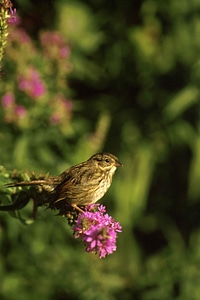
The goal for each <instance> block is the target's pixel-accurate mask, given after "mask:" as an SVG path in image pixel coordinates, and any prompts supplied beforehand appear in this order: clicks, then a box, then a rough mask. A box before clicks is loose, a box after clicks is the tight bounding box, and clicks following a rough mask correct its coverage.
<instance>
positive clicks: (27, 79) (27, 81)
mask: <svg viewBox="0 0 200 300" xmlns="http://www.w3.org/2000/svg"><path fill="white" fill-rule="evenodd" d="M18 86H19V89H20V90H22V91H25V92H26V93H27V94H28V95H29V96H31V97H32V98H35V99H37V98H39V97H41V96H43V95H44V94H45V92H46V88H45V85H44V83H43V81H42V80H41V78H40V74H39V72H38V71H37V70H36V69H35V68H33V67H31V68H30V69H29V71H28V74H27V75H26V76H25V75H21V76H20V77H19V85H18Z"/></svg>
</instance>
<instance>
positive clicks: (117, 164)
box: [115, 160, 123, 167]
mask: <svg viewBox="0 0 200 300" xmlns="http://www.w3.org/2000/svg"><path fill="white" fill-rule="evenodd" d="M115 166H116V167H123V165H122V164H121V163H120V162H119V161H118V160H117V161H116V163H115Z"/></svg>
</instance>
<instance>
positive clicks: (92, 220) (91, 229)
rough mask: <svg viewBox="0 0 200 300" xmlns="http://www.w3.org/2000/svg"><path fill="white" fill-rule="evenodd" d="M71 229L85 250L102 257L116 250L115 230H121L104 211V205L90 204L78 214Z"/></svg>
mask: <svg viewBox="0 0 200 300" xmlns="http://www.w3.org/2000/svg"><path fill="white" fill-rule="evenodd" d="M95 210H96V211H95ZM73 230H74V233H75V238H78V237H80V238H81V239H82V241H83V243H84V245H85V250H86V251H87V252H91V251H92V252H95V253H96V254H98V255H99V257H100V258H102V257H105V256H106V255H108V254H111V253H113V251H116V248H117V247H116V238H117V232H121V231H122V227H121V225H120V224H119V222H115V220H114V219H113V218H112V217H111V216H109V215H108V214H107V213H106V210H105V206H103V205H99V204H92V205H87V206H86V211H85V212H83V213H81V214H79V216H78V219H77V223H76V225H75V226H74V228H73Z"/></svg>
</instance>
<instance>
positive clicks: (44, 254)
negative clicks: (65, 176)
mask: <svg viewBox="0 0 200 300" xmlns="http://www.w3.org/2000/svg"><path fill="white" fill-rule="evenodd" d="M14 4H15V7H17V11H18V13H19V15H20V16H21V20H22V23H21V26H22V27H24V28H25V29H26V31H27V32H28V33H29V35H30V36H31V37H32V39H33V40H34V41H35V43H36V44H37V39H38V34H39V32H40V31H41V30H44V29H48V30H55V29H56V30H58V31H59V32H60V33H61V34H63V36H64V37H65V38H67V40H68V41H69V44H70V47H71V58H70V59H71V63H72V66H73V69H72V72H70V73H69V76H68V77H67V78H66V84H67V85H68V86H69V91H68V92H69V95H70V97H71V99H72V102H73V105H74V106H73V116H72V119H71V123H70V128H71V129H70V131H69V132H64V133H63V131H62V130H61V129H60V128H59V127H56V128H49V127H48V126H46V125H45V124H44V125H43V126H42V125H41V124H39V123H38V124H37V125H36V126H35V127H34V128H26V129H24V130H23V128H21V129H19V128H18V129H16V128H15V127H14V126H13V127H12V126H10V125H8V124H6V123H5V122H4V121H3V120H1V121H0V122H1V123H0V124H1V127H0V143H1V146H0V155H1V164H2V165H4V166H5V167H6V168H8V169H14V168H18V169H21V170H22V169H25V170H28V169H33V170H35V171H37V172H45V173H46V172H50V173H51V174H58V173H60V172H61V171H63V170H64V169H65V168H67V167H69V166H70V165H73V164H75V163H79V162H81V161H83V160H85V159H87V158H88V157H89V156H90V155H91V154H93V153H94V152H97V151H104V150H105V151H109V152H112V153H114V154H116V155H117V156H118V157H119V159H120V161H121V162H122V163H123V165H124V167H123V168H122V169H120V170H118V171H117V173H116V175H115V177H114V180H113V184H112V187H111V189H110V190H109V192H108V193H107V194H106V196H105V197H104V199H103V200H102V201H101V202H102V203H104V204H105V205H106V206H107V210H108V212H109V214H111V215H113V217H115V219H116V220H117V221H119V222H120V223H121V225H122V226H123V232H122V233H121V234H119V238H118V241H117V245H118V248H117V252H116V253H114V254H113V255H110V256H108V257H107V258H105V259H101V260H99V259H98V257H96V256H95V255H92V254H87V253H85V252H84V249H83V245H82V244H81V242H80V241H78V240H74V238H73V236H72V234H71V229H70V228H69V227H68V225H67V222H66V221H65V220H64V219H62V218H61V217H58V216H55V215H54V213H52V212H51V211H45V210H42V209H40V211H39V215H38V219H37V220H36V222H34V223H33V224H31V225H30V226H23V225H22V224H21V223H20V222H19V220H17V219H14V218H12V217H11V216H10V215H8V214H6V213H0V247H1V248H0V298H1V299H3V300H15V299H16V300H18V299H19V300H23V299H24V300H26V299H30V300H34V299H42V300H43V299H44V300H47V299H48V300H49V299H52V300H53V299H57V300H63V299H74V300H85V299H87V300H93V299H95V300H96V299H97V300H101V299H102V300H103V299H104V300H106V299H107V300H112V299H119V300H120V299H124V300H129V299H135V300H156V299H158V300H172V299H177V300H188V299H191V300H199V299H200V271H199V269H200V230H199V229H200V228H199V227H200V204H199V196H200V97H199V96H200V89H199V86H200V1H199V0H196V1H195V0H192V1H186V0H182V1H180V0H169V1H164V0H162V1H156V0H143V1H134V0H132V1H131V0H119V1H108V0H107V1H106V0H96V1H93V0H91V1H89V0H88V1H67V0H66V1H64V0H63V1H61V0H57V1H43V2H42V1H30V0H29V1H25V0H18V1H16V2H15V3H14ZM4 59H5V61H6V55H5V58H4ZM5 66H6V64H5ZM6 73H7V74H6V78H5V79H4V80H6V81H7V82H9V80H10V79H9V70H8V69H7V70H6ZM1 84H4V83H3V82H1ZM53 88H54V87H53V86H52V89H53ZM1 96H2V95H1Z"/></svg>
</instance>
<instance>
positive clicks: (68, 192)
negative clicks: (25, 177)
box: [7, 152, 122, 211]
mask: <svg viewBox="0 0 200 300" xmlns="http://www.w3.org/2000/svg"><path fill="white" fill-rule="evenodd" d="M121 166H122V164H121V163H120V162H119V160H118V158H117V157H116V156H115V155H113V154H111V153H107V152H105V153H97V154H94V155H92V156H91V157H90V158H89V159H88V160H86V161H85V162H82V163H80V164H78V165H75V166H73V167H71V168H69V169H67V170H66V171H64V172H63V173H62V174H60V175H58V176H55V177H49V178H47V179H45V180H33V181H29V182H28V181H23V182H16V183H11V184H8V185H7V186H8V187H14V186H29V185H30V186H31V185H38V186H39V185H40V186H42V188H43V190H45V191H46V192H48V193H49V195H50V201H49V202H50V208H59V203H60V201H64V202H65V203H67V204H69V205H71V206H72V207H74V208H76V209H77V210H79V211H82V210H81V209H80V208H79V207H78V205H80V206H84V205H87V204H92V203H95V202H97V201H98V200H99V199H101V198H102V197H103V196H104V194H105V193H106V192H107V190H108V189H109V187H110V185H111V183H112V178H113V175H114V173H115V171H116V169H117V167H121ZM57 204H58V205H57Z"/></svg>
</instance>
